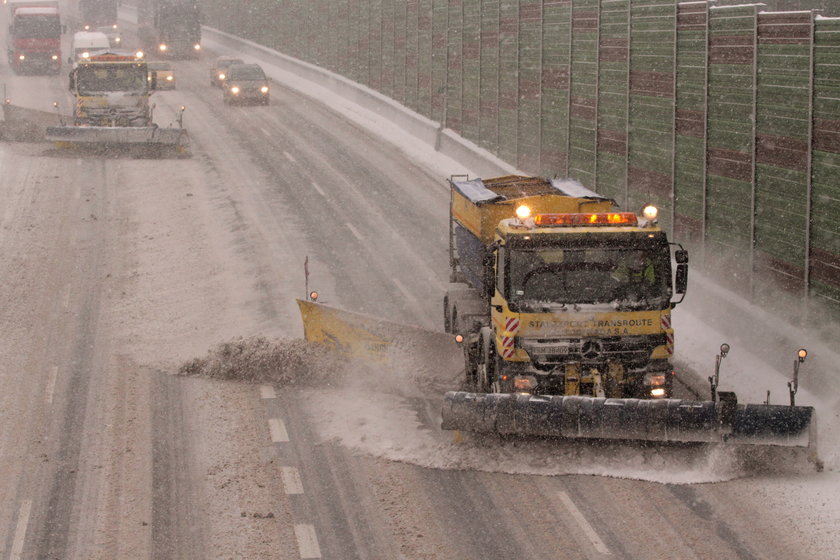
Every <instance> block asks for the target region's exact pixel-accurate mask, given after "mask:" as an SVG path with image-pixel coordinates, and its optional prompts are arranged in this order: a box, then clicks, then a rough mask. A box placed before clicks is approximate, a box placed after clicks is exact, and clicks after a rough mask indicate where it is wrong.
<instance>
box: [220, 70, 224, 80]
mask: <svg viewBox="0 0 840 560" xmlns="http://www.w3.org/2000/svg"><path fill="white" fill-rule="evenodd" d="M219 79H220V80H224V79H225V75H224V74H223V73H222V72H219Z"/></svg>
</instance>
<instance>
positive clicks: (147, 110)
mask: <svg viewBox="0 0 840 560" xmlns="http://www.w3.org/2000/svg"><path fill="white" fill-rule="evenodd" d="M69 85H70V90H71V91H72V92H73V95H74V96H75V107H74V111H73V123H72V125H70V124H64V123H63V124H62V125H60V126H50V127H47V130H46V139H47V140H48V141H53V142H56V143H57V144H58V145H60V146H61V145H82V146H85V145H88V146H104V147H106V148H109V149H110V148H116V149H119V148H121V147H128V148H130V147H133V146H145V147H150V148H154V149H156V150H158V151H161V150H167V149H168V150H171V151H173V152H174V153H176V154H186V153H187V152H188V148H189V137H188V135H187V131H186V130H185V129H184V128H183V126H182V114H183V108H182V110H181V113H180V114H179V116H178V126H177V127H174V126H170V127H166V128H162V127H159V126H157V125H156V124H155V123H154V121H153V109H154V105H152V104H150V102H149V97H150V96H151V94H152V92H153V91H154V90H155V89H156V76H155V73H154V72H150V71H149V69H148V67H147V65H146V61H145V60H144V59H143V58H142V54H140V53H136V54H135V53H120V52H114V51H107V50H106V51H99V52H94V53H90V55H89V56H88V57H86V58H83V59H81V60H79V61H78V63H77V64H76V67H75V68H74V69H73V70H72V71H71V72H70V83H69Z"/></svg>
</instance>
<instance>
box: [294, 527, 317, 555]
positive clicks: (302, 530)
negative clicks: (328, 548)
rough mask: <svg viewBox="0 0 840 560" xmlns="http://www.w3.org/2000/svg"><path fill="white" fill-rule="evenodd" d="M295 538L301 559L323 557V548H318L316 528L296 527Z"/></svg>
mask: <svg viewBox="0 0 840 560" xmlns="http://www.w3.org/2000/svg"><path fill="white" fill-rule="evenodd" d="M295 538H296V539H297V543H298V552H299V553H300V557H301V558H320V557H321V547H320V546H318V537H317V535H315V527H314V526H312V525H295Z"/></svg>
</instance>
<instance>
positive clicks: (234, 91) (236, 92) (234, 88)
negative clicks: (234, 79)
mask: <svg viewBox="0 0 840 560" xmlns="http://www.w3.org/2000/svg"><path fill="white" fill-rule="evenodd" d="M230 92H231V93H232V94H233V95H236V94H238V93H239V86H231V87H230Z"/></svg>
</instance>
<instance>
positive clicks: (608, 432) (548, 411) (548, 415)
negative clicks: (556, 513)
mask: <svg viewBox="0 0 840 560" xmlns="http://www.w3.org/2000/svg"><path fill="white" fill-rule="evenodd" d="M442 418H443V421H442V424H441V427H442V428H443V429H444V430H460V431H465V432H476V433H496V434H501V435H523V436H548V437H563V438H586V439H617V440H638V441H654V442H671V443H715V442H719V443H722V442H728V443H737V444H752V445H782V446H791V447H811V446H814V445H815V443H816V442H815V441H814V436H813V434H814V433H815V427H814V426H813V424H814V422H813V408H811V407H787V406H773V405H738V404H735V403H722V402H717V403H716V402H712V401H684V400H679V399H661V400H640V399H604V398H593V397H563V396H535V395H520V394H485V393H465V392H455V391H452V392H449V393H446V396H445V397H444V405H443V410H442Z"/></svg>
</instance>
